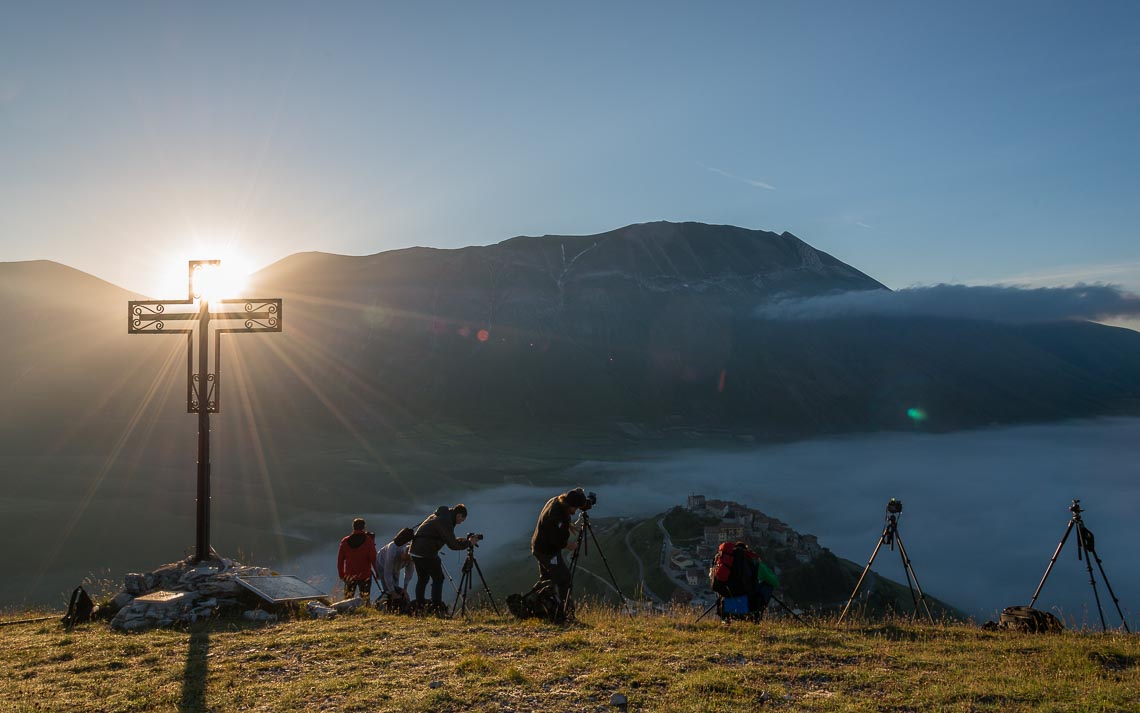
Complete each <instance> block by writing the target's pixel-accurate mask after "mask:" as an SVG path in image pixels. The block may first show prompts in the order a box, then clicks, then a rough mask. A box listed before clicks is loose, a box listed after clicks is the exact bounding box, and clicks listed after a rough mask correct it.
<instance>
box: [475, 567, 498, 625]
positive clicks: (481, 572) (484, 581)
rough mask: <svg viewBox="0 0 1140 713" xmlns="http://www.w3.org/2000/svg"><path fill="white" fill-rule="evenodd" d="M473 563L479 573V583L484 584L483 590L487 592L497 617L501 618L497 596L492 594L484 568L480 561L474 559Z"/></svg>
mask: <svg viewBox="0 0 1140 713" xmlns="http://www.w3.org/2000/svg"><path fill="white" fill-rule="evenodd" d="M471 561H472V562H473V563H474V564H475V571H476V572H478V573H479V581H480V582H482V583H483V589H485V590H487V598H488V599H490V600H491V608H492V609H494V610H495V615H496V616H499V605H498V604H496V603H495V595H494V594H491V588H490V587H489V586H487V580H486V578H484V577H483V568H482V567H480V566H479V560H477V559H475V558H474V557H472V558H471Z"/></svg>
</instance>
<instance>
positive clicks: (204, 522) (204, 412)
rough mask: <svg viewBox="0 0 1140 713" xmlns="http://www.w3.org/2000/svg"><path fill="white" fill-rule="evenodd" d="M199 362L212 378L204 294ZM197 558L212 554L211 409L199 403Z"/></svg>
mask: <svg viewBox="0 0 1140 713" xmlns="http://www.w3.org/2000/svg"><path fill="white" fill-rule="evenodd" d="M198 325H199V326H198V364H199V365H200V369H201V371H200V372H199V374H206V375H207V376H206V379H207V380H209V373H210V361H209V359H210V339H209V334H210V299H209V298H208V297H207V296H206V295H202V299H201V300H200V301H199V306H198ZM195 517H196V521H197V524H196V526H195V532H196V533H197V534H196V536H195V538H194V560H195V561H196V562H201V561H202V560H204V559H207V558H208V557H209V556H210V409H209V408H202V404H201V401H199V403H198V498H197V511H196V513H195Z"/></svg>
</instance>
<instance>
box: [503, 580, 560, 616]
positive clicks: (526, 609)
mask: <svg viewBox="0 0 1140 713" xmlns="http://www.w3.org/2000/svg"><path fill="white" fill-rule="evenodd" d="M507 609H510V611H511V613H512V614H514V615H515V616H517V617H518V618H519V619H531V618H539V619H546V620H547V621H553V622H556V623H557V622H559V621H561V619H562V606H561V605H560V604H559V601H558V588H557V587H555V586H554V582H552V581H550V580H549V579H540V580H538V583H537V584H535V585H534V586H533V587H531V590H530V591H529V592H527V593H526V594H511V595H510V596H508V597H507Z"/></svg>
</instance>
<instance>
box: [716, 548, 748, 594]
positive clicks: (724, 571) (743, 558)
mask: <svg viewBox="0 0 1140 713" xmlns="http://www.w3.org/2000/svg"><path fill="white" fill-rule="evenodd" d="M756 556H757V555H756V553H755V552H753V551H751V550H749V549H748V545H746V544H744V543H743V542H722V543H721V544H720V547H719V548H717V552H716V556H715V557H713V565H712V568H711V569H710V570H709V586H710V587H711V588H712V590H713V591H714V592H716V593H717V594H719V595H720V596H722V597H724V598H725V599H731V598H732V597H739V596H741V595H744V594H751V593H752V591H753V589H754V588H755V586H756Z"/></svg>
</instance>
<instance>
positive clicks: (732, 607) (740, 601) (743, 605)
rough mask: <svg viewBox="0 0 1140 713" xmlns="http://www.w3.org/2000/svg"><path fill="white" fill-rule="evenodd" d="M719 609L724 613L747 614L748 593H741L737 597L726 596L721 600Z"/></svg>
mask: <svg viewBox="0 0 1140 713" xmlns="http://www.w3.org/2000/svg"><path fill="white" fill-rule="evenodd" d="M720 607H721V608H720V610H721V612H722V613H724V614H737V615H745V614H748V595H747V594H741V595H740V596H739V597H726V598H725V599H724V600H722V601H721V604H720Z"/></svg>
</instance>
